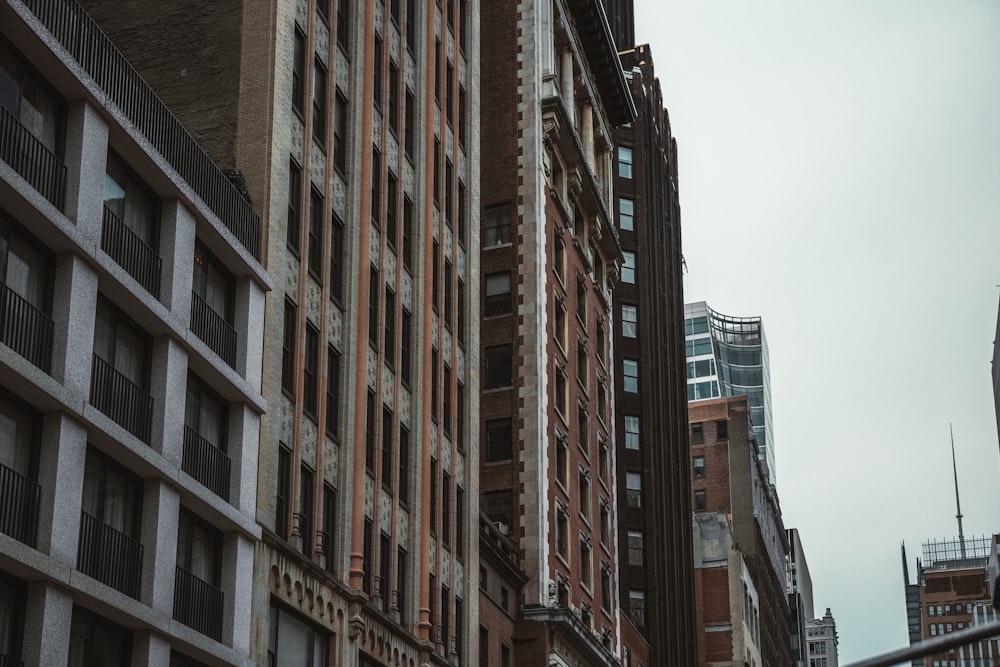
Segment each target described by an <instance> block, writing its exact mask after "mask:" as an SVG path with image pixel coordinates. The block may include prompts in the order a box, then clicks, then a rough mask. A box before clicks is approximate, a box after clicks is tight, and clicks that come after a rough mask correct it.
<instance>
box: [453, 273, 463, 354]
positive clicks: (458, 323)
mask: <svg viewBox="0 0 1000 667" xmlns="http://www.w3.org/2000/svg"><path fill="white" fill-rule="evenodd" d="M456 292H457V296H456V300H457V301H458V304H457V305H458V307H457V309H456V311H457V312H456V313H455V327H456V328H457V329H458V344H459V345H461V346H462V348H463V349H465V282H464V281H463V280H462V279H461V278H459V279H458V287H457V289H456Z"/></svg>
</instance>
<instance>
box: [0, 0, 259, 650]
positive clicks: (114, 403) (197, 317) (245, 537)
mask: <svg viewBox="0 0 1000 667" xmlns="http://www.w3.org/2000/svg"><path fill="white" fill-rule="evenodd" d="M0 91H2V94H0V107H2V109H0V209H2V210H0V238H2V241H0V387H2V389H0V663H2V664H4V665H22V664H25V665H63V664H102V665H125V664H132V665H166V664H171V665H200V664H237V665H243V664H249V663H250V662H251V660H252V655H253V653H252V643H251V642H252V627H251V626H252V618H251V617H250V616H249V615H248V614H247V613H246V609H247V608H248V607H249V605H250V597H251V591H252V589H253V584H252V581H253V567H254V552H255V548H256V546H257V545H258V544H259V539H260V536H261V529H260V528H259V526H258V525H257V523H256V520H255V519H256V512H257V455H258V425H259V420H260V415H261V414H262V413H263V411H264V410H265V407H266V404H265V400H264V399H263V397H262V392H261V359H262V335H263V317H262V316H263V313H264V302H265V292H267V291H268V290H269V289H271V287H272V282H271V279H270V278H269V277H268V276H267V274H266V273H265V271H264V268H263V266H262V264H261V261H260V257H261V255H262V252H261V250H262V247H261V241H260V239H261V234H262V231H263V230H262V225H261V221H260V217H259V215H258V213H257V212H256V211H255V210H254V209H253V208H252V206H251V205H250V204H249V202H248V201H247V200H246V199H245V198H244V196H243V195H242V194H241V192H240V191H239V190H238V188H236V187H234V185H233V184H232V183H231V181H230V178H229V177H228V176H227V175H226V174H225V173H224V172H223V171H222V170H221V169H219V168H218V167H217V166H216V165H215V164H214V163H213V161H212V160H211V157H210V156H209V155H208V154H207V153H206V152H205V150H204V149H203V148H202V146H201V145H200V144H199V143H198V142H197V141H196V140H195V139H194V138H193V137H192V136H191V134H189V133H188V131H187V130H185V128H184V126H183V124H182V123H181V122H179V121H178V119H177V118H176V117H175V116H173V115H172V114H171V113H170V112H169V111H168V110H167V108H166V107H165V106H164V105H163V104H162V103H161V102H160V100H159V99H158V98H157V97H156V95H155V94H154V92H153V89H151V88H150V86H149V85H148V84H147V82H146V81H144V80H143V78H142V77H140V76H139V74H138V73H137V72H136V71H135V70H134V69H133V68H132V66H131V64H130V62H129V60H128V59H126V57H125V56H123V55H122V53H121V52H120V51H118V49H116V47H115V46H114V43H113V40H109V39H108V37H107V35H106V34H105V33H103V32H102V31H101V30H100V29H99V28H98V26H97V24H95V23H94V21H93V20H91V18H90V17H89V16H88V14H87V13H86V12H85V11H83V9H82V8H81V7H80V6H79V5H78V4H77V3H76V2H73V1H72V0H52V1H44V2H43V1H37V0H29V1H27V2H24V1H22V0H9V1H8V2H4V3H2V4H0Z"/></svg>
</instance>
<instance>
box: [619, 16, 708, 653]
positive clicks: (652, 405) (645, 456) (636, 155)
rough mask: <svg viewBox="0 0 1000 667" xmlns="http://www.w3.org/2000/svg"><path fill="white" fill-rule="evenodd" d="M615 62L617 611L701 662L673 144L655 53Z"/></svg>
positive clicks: (657, 642) (635, 52)
mask: <svg viewBox="0 0 1000 667" xmlns="http://www.w3.org/2000/svg"><path fill="white" fill-rule="evenodd" d="M628 4H629V5H630V4H631V3H628ZM609 15H612V16H613V15H614V12H609ZM628 23H629V24H631V21H629V22H628ZM619 55H620V57H621V60H622V67H623V68H624V71H625V77H626V81H627V82H628V85H629V88H630V90H631V92H632V98H633V100H635V105H636V118H635V120H634V121H633V122H632V123H631V124H630V125H627V126H623V127H621V128H619V129H618V130H617V132H616V143H617V159H618V160H617V163H618V170H617V178H616V180H615V195H616V197H615V204H616V212H617V220H618V234H619V239H620V240H621V246H622V254H623V257H624V263H623V265H622V272H621V280H620V281H619V283H618V285H617V286H616V287H615V293H614V336H613V342H614V357H615V358H614V367H615V376H616V378H620V380H618V381H616V383H615V394H614V398H615V430H616V433H615V436H616V437H615V440H616V443H617V446H616V457H617V469H618V475H617V483H618V543H619V544H621V545H625V547H627V550H626V551H625V554H623V555H626V556H627V557H623V558H620V563H621V567H620V581H621V605H622V609H623V611H624V615H625V616H626V617H627V619H628V621H627V622H624V623H623V627H625V628H626V629H628V626H629V625H632V626H634V628H635V629H636V630H637V631H638V632H639V634H640V635H641V637H642V638H643V639H644V640H645V641H647V642H648V645H649V647H648V652H649V659H648V661H645V662H644V664H648V665H668V664H670V665H693V664H695V662H696V643H695V614H694V563H693V560H692V535H691V476H690V457H689V453H688V434H687V400H686V398H685V373H684V368H685V367H684V329H683V320H684V296H683V280H682V261H683V260H682V257H681V225H680V203H679V197H678V190H677V183H678V180H677V147H676V143H675V141H674V138H673V136H672V134H671V130H670V121H669V117H668V116H667V111H666V109H665V108H664V106H663V98H662V93H661V90H660V82H659V79H657V78H656V76H655V72H654V69H653V58H652V55H651V53H650V49H649V46H647V45H643V46H636V47H634V48H630V49H628V50H623V51H621V52H620V54H619ZM623 641H624V640H623ZM624 644H625V646H626V648H628V649H629V651H630V652H633V653H634V652H636V650H637V648H636V647H635V646H631V645H630V644H629V642H628V641H624Z"/></svg>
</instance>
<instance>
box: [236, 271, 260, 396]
mask: <svg viewBox="0 0 1000 667" xmlns="http://www.w3.org/2000/svg"><path fill="white" fill-rule="evenodd" d="M233 326H234V327H235V329H236V331H238V332H239V335H238V336H237V338H236V370H237V372H238V373H239V374H240V375H242V376H243V377H244V378H246V381H247V383H248V384H249V385H250V386H251V387H253V388H254V389H257V390H259V389H260V386H261V377H262V376H261V373H262V370H263V362H264V290H262V289H261V287H260V285H258V284H257V283H256V282H255V281H254V280H253V279H251V278H240V279H239V280H237V281H236V313H235V321H234V322H233Z"/></svg>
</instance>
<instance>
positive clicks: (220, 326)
mask: <svg viewBox="0 0 1000 667" xmlns="http://www.w3.org/2000/svg"><path fill="white" fill-rule="evenodd" d="M191 331H193V332H194V333H195V335H196V336H198V338H200V339H202V340H203V341H205V344H206V345H208V346H209V347H210V348H212V351H213V352H215V353H216V354H217V355H219V358H220V359H222V360H223V361H225V362H226V363H227V364H229V366H230V367H231V368H235V367H236V330H235V329H233V327H232V326H230V325H229V322H226V320H224V319H223V318H222V316H221V315H219V314H218V313H217V312H215V311H214V310H212V307H211V306H209V305H208V304H207V303H205V301H204V300H203V299H202V298H201V297H200V296H198V295H197V294H196V293H195V292H191Z"/></svg>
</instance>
